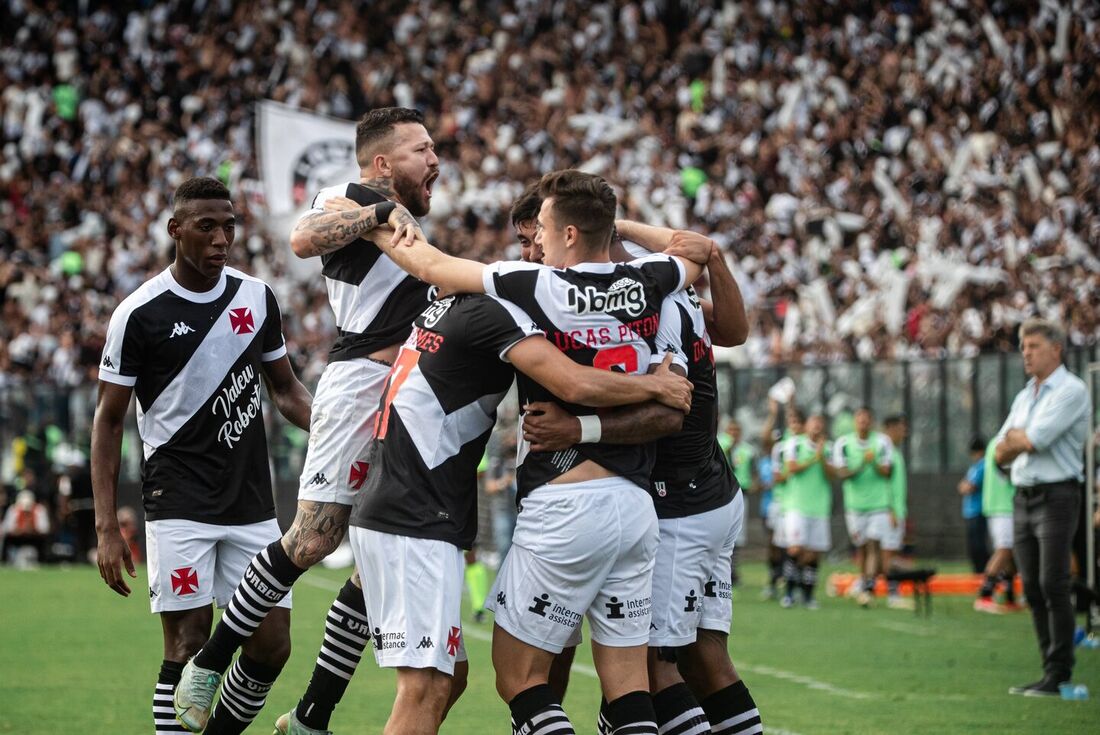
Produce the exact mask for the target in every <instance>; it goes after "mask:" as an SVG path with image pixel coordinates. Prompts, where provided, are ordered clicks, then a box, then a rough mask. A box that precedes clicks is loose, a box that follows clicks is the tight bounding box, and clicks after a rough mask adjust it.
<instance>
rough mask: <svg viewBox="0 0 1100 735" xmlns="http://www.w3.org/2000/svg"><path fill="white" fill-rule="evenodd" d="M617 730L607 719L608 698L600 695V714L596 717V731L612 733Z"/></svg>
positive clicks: (606, 734)
mask: <svg viewBox="0 0 1100 735" xmlns="http://www.w3.org/2000/svg"><path fill="white" fill-rule="evenodd" d="M614 732H615V728H613V727H611V722H610V721H609V720H608V719H607V699H606V698H604V697H600V714H599V716H598V717H597V718H596V733H597V735H612V733H614Z"/></svg>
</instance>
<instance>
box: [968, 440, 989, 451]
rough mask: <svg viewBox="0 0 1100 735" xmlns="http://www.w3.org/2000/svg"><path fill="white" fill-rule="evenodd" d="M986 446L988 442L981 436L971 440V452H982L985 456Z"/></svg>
mask: <svg viewBox="0 0 1100 735" xmlns="http://www.w3.org/2000/svg"><path fill="white" fill-rule="evenodd" d="M985 445H986V441H985V439H984V438H983V437H981V436H973V437H971V438H970V451H971V452H981V453H982V454H985Z"/></svg>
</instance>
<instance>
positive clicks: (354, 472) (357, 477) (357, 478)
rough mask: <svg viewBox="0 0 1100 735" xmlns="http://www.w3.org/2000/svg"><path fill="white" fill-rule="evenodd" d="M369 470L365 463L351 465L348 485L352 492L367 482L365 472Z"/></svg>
mask: <svg viewBox="0 0 1100 735" xmlns="http://www.w3.org/2000/svg"><path fill="white" fill-rule="evenodd" d="M369 469H370V465H369V464H367V463H366V462H352V463H351V474H350V475H349V476H348V484H349V485H351V489H352V490H358V489H360V488H361V487H363V483H364V482H366V481H367V471H368V470H369ZM322 477H323V475H322Z"/></svg>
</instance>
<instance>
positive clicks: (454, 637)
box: [447, 627, 462, 656]
mask: <svg viewBox="0 0 1100 735" xmlns="http://www.w3.org/2000/svg"><path fill="white" fill-rule="evenodd" d="M461 642H462V628H455V627H452V628H451V632H450V633H448V634H447V653H448V654H450V655H451V656H457V655H458V645H459V643H461Z"/></svg>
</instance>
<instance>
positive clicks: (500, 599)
mask: <svg viewBox="0 0 1100 735" xmlns="http://www.w3.org/2000/svg"><path fill="white" fill-rule="evenodd" d="M497 605H499V606H500V607H508V595H506V594H504V593H503V592H497Z"/></svg>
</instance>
